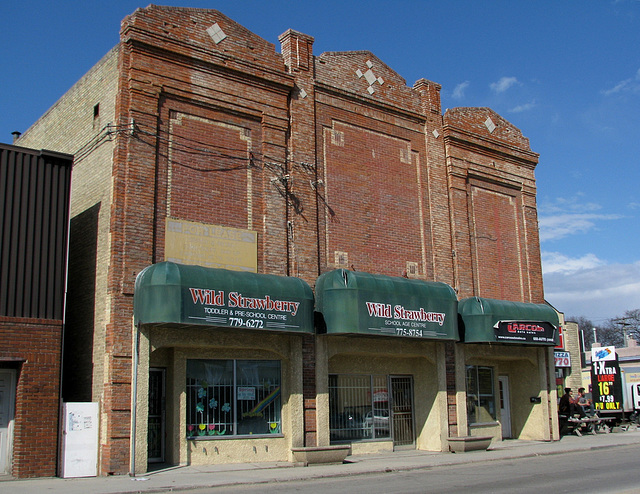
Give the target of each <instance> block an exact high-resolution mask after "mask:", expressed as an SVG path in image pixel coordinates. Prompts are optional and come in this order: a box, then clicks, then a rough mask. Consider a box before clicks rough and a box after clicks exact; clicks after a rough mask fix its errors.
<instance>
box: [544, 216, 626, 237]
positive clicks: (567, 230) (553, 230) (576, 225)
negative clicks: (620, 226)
mask: <svg viewBox="0 0 640 494" xmlns="http://www.w3.org/2000/svg"><path fill="white" fill-rule="evenodd" d="M620 218H621V216H619V215H616V214H588V213H582V214H570V213H567V214H557V215H554V216H541V217H540V219H539V220H538V226H539V227H540V242H546V241H549V240H559V239H561V238H565V237H568V236H569V235H577V234H583V233H587V232H588V231H590V230H593V229H595V228H596V222H598V221H609V220H617V219H620Z"/></svg>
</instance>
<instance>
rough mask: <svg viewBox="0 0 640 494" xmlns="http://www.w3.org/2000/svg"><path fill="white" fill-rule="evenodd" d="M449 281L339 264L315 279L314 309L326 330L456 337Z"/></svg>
mask: <svg viewBox="0 0 640 494" xmlns="http://www.w3.org/2000/svg"><path fill="white" fill-rule="evenodd" d="M457 303H458V302H457V298H456V294H455V292H454V291H453V288H451V287H450V286H449V285H447V284H445V283H436V282H426V281H420V280H414V279H407V278H394V277H390V276H382V275H373V274H369V273H362V272H359V271H357V272H356V271H347V270H345V269H337V270H335V271H330V272H328V273H325V274H323V275H321V276H320V277H319V278H318V280H317V282H316V311H317V312H319V313H321V314H322V316H323V318H324V325H325V326H326V328H322V331H326V333H328V334H336V333H338V334H366V335H386V336H398V337H406V338H426V339H443V340H454V341H457V340H458V326H457Z"/></svg>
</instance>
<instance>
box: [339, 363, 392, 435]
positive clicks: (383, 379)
mask: <svg viewBox="0 0 640 494" xmlns="http://www.w3.org/2000/svg"><path fill="white" fill-rule="evenodd" d="M341 379H343V380H344V379H352V380H353V382H352V385H351V386H339V384H340V383H339V381H340V380H341ZM358 380H361V381H360V383H358V382H357V381H358ZM365 381H366V383H365ZM334 382H335V384H334ZM382 383H384V385H383V384H382ZM390 386H391V384H390V380H389V376H388V375H384V374H350V373H345V374H340V373H333V374H329V386H328V391H329V442H330V443H331V444H337V443H344V442H365V441H383V440H392V439H393V431H392V427H393V424H392V420H391V401H390V399H389V397H390V396H391V392H390V389H391V388H390ZM365 390H366V391H365ZM358 391H359V392H360V394H361V393H362V392H364V393H366V395H368V399H367V400H366V402H365V400H360V401H359V402H358V404H356V402H355V401H354V400H356V401H357V396H356V395H357V394H358ZM341 392H342V393H349V392H351V393H352V394H351V396H350V398H351V399H350V400H348V401H349V403H350V404H349V405H348V406H347V405H343V407H342V409H338V405H337V403H336V402H337V401H339V399H338V397H337V394H338V393H341ZM381 392H384V393H386V396H387V401H386V406H380V403H384V402H383V401H376V399H375V397H376V395H377V394H379V393H381ZM345 401H347V400H345ZM341 423H344V424H345V425H350V426H345V427H337V425H339V424H341ZM384 430H386V431H387V432H386V434H385V433H384V432H383V433H382V434H381V433H380V431H384Z"/></svg>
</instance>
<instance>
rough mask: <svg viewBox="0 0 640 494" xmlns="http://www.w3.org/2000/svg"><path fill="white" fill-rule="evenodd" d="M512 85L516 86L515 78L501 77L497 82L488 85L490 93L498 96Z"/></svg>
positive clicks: (516, 80)
mask: <svg viewBox="0 0 640 494" xmlns="http://www.w3.org/2000/svg"><path fill="white" fill-rule="evenodd" d="M514 84H518V79H516V78H515V77H501V78H500V80H499V81H498V82H492V83H491V84H489V87H490V88H491V90H492V91H494V92H496V93H498V94H500V93H504V92H505V91H506V90H507V89H509V88H510V87H511V86H513V85H514Z"/></svg>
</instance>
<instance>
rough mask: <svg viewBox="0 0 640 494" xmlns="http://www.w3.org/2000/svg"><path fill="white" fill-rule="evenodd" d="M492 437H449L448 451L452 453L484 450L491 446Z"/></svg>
mask: <svg viewBox="0 0 640 494" xmlns="http://www.w3.org/2000/svg"><path fill="white" fill-rule="evenodd" d="M492 439H493V437H492V436H464V437H450V438H449V450H450V451H451V452H452V453H465V452H467V451H482V450H486V449H487V448H488V447H489V445H490V444H491V440H492Z"/></svg>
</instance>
